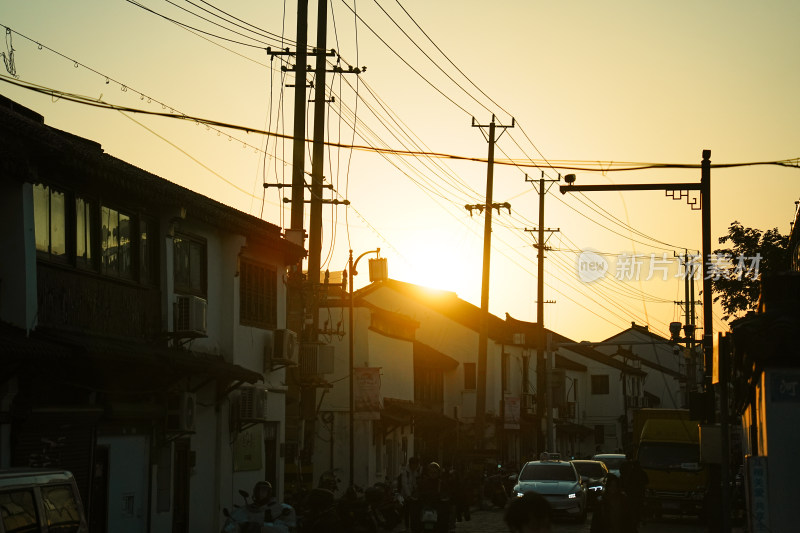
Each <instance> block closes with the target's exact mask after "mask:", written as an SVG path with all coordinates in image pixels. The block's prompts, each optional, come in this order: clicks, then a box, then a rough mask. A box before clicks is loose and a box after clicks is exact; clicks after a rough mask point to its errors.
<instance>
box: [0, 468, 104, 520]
mask: <svg viewBox="0 0 800 533" xmlns="http://www.w3.org/2000/svg"><path fill="white" fill-rule="evenodd" d="M88 530H89V528H88V526H87V524H86V515H85V513H84V512H83V505H82V504H81V497H80V494H79V493H78V487H77V485H76V484H75V478H74V477H73V476H72V473H70V472H68V471H66V470H49V469H40V468H11V469H8V470H0V533H12V532H15V531H37V532H39V531H41V532H42V533H87V532H88Z"/></svg>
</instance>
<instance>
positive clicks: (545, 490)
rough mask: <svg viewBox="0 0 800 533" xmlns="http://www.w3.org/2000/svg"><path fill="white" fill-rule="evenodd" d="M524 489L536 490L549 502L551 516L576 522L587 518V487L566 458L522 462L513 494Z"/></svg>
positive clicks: (524, 491)
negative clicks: (523, 464) (561, 459)
mask: <svg viewBox="0 0 800 533" xmlns="http://www.w3.org/2000/svg"><path fill="white" fill-rule="evenodd" d="M526 492H538V493H539V494H541V495H542V496H544V497H545V499H546V500H547V501H548V503H549V504H550V508H551V509H552V511H553V514H554V516H556V517H558V516H561V517H568V518H573V519H575V520H576V521H577V522H578V523H582V522H584V521H585V520H586V512H587V509H588V506H587V496H586V487H585V486H584V484H583V483H582V482H581V476H580V475H579V474H578V471H577V470H575V466H574V465H573V464H572V463H571V462H569V461H530V462H528V463H525V466H523V467H522V470H521V471H520V473H519V475H518V476H517V483H516V485H514V488H513V490H512V497H517V496H522V495H523V494H525V493H526Z"/></svg>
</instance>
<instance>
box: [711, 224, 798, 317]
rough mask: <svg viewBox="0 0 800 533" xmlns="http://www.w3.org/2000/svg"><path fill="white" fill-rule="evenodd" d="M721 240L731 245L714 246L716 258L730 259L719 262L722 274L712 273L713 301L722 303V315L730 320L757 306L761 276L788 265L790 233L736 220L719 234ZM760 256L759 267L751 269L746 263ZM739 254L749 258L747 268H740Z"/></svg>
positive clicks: (785, 267)
mask: <svg viewBox="0 0 800 533" xmlns="http://www.w3.org/2000/svg"><path fill="white" fill-rule="evenodd" d="M719 242H720V244H726V243H730V244H729V246H730V247H729V248H719V249H717V250H714V255H715V256H716V257H717V258H723V257H724V258H728V259H729V262H725V263H724V264H723V262H722V261H718V262H717V265H718V270H719V272H718V274H719V276H713V277H712V287H713V289H714V294H715V296H714V302H718V301H719V302H721V303H722V308H723V309H724V310H725V313H726V314H725V316H723V317H722V318H723V320H730V319H732V318H736V316H737V315H740V314H744V313H746V312H747V311H749V310H753V309H755V308H756V306H757V305H758V297H759V294H760V291H761V283H760V280H761V276H763V275H764V274H768V273H770V272H780V271H782V270H786V269H788V268H789V254H788V251H787V249H788V247H789V236H788V235H781V233H780V232H779V231H778V228H773V229H771V230H767V231H765V232H762V231H761V230H758V229H755V228H746V227H744V226H742V224H741V223H740V222H738V221H733V222H732V223H731V225H730V227H729V228H728V234H727V235H724V236H722V237H720V238H719ZM757 256H760V259H759V260H758V261H757V266H758V268H757V270H756V269H752V270H749V271H748V269H747V267H750V266H751V264H753V258H755V257H757ZM740 258H744V260H745V262H746V264H745V267H746V268H745V269H744V271H742V270H737V267H741V266H742V265H741V264H740V263H739V259H740ZM715 278H716V279H715Z"/></svg>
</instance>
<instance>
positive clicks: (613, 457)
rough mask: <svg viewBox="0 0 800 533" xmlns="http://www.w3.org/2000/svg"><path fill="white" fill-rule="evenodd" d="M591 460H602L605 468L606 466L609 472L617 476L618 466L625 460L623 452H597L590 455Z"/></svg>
mask: <svg viewBox="0 0 800 533" xmlns="http://www.w3.org/2000/svg"><path fill="white" fill-rule="evenodd" d="M592 460H593V461H602V462H603V463H604V464H605V465H606V468H608V473H609V474H614V475H615V476H617V477H620V475H619V466H620V465H621V464H622V463H624V462H625V454H624V453H598V454H596V455H594V456H592Z"/></svg>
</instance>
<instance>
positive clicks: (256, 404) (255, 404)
mask: <svg viewBox="0 0 800 533" xmlns="http://www.w3.org/2000/svg"><path fill="white" fill-rule="evenodd" d="M236 403H237V404H238V418H239V422H265V421H266V420H267V391H266V389H264V388H262V387H257V386H254V385H245V386H243V387H242V388H241V389H240V390H239V401H238V402H236Z"/></svg>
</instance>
